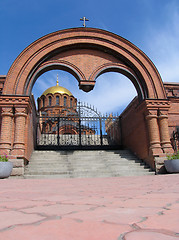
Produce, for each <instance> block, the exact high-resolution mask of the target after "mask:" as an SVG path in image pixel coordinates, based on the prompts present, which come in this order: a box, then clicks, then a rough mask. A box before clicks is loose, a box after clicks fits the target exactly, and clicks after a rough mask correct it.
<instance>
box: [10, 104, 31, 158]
mask: <svg viewBox="0 0 179 240" xmlns="http://www.w3.org/2000/svg"><path fill="white" fill-rule="evenodd" d="M26 117H27V111H26V108H25V107H22V108H21V107H19V108H18V107H16V109H15V129H14V144H13V151H12V155H17V156H24V152H25V125H26Z"/></svg>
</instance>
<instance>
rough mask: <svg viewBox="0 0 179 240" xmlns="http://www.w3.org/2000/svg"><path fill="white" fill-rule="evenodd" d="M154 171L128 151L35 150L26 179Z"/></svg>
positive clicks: (134, 174) (149, 173) (122, 174)
mask: <svg viewBox="0 0 179 240" xmlns="http://www.w3.org/2000/svg"><path fill="white" fill-rule="evenodd" d="M151 174H154V172H151V171H150V168H148V166H146V165H145V164H144V163H143V162H142V161H141V160H140V159H138V158H137V157H136V156H135V155H133V154H131V152H129V151H127V150H115V151H111V150H110V151H105V150H100V151H96V150H95V151H35V152H34V153H33V154H32V157H31V159H30V162H29V165H27V166H26V167H25V176H24V177H25V178H43V177H44V178H45V177H47V178H48V177H49V176H50V178H53V177H52V176H54V178H55V177H60V178H67V177H68V178H72V177H73V178H79V177H83V178H85V177H114V176H139V175H151Z"/></svg>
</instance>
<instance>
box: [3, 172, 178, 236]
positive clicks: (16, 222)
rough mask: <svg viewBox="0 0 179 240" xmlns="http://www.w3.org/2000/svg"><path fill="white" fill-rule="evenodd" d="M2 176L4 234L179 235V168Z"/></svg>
mask: <svg viewBox="0 0 179 240" xmlns="http://www.w3.org/2000/svg"><path fill="white" fill-rule="evenodd" d="M0 181H1V184H0V196H1V197H0V239H2V240H16V239H17V240H22V239H26V240H32V239H33V240H51V239H53V240H72V239H73V240H109V239H110V240H140V239H145V240H149V239H150V240H151V239H154V240H155V239H157V240H160V239H161V240H175V239H179V174H175V175H160V176H137V177H116V178H85V179H83V178H79V179H6V180H0Z"/></svg>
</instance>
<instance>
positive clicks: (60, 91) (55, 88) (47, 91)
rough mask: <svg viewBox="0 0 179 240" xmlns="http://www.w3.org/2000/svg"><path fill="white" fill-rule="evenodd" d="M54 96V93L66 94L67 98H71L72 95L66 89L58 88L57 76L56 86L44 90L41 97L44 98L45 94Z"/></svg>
mask: <svg viewBox="0 0 179 240" xmlns="http://www.w3.org/2000/svg"><path fill="white" fill-rule="evenodd" d="M49 93H51V94H55V93H60V94H62V95H63V94H67V95H68V96H73V94H72V93H71V92H70V91H69V90H68V89H66V88H64V87H62V86H59V82H58V76H57V85H56V86H53V87H50V88H48V89H47V90H45V91H44V92H43V94H42V95H44V96H46V95H47V94H49Z"/></svg>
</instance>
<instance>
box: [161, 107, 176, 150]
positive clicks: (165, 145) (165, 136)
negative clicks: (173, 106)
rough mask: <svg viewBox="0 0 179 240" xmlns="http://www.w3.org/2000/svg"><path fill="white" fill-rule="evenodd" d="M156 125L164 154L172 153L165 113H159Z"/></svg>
mask: <svg viewBox="0 0 179 240" xmlns="http://www.w3.org/2000/svg"><path fill="white" fill-rule="evenodd" d="M158 123H159V129H160V141H161V147H162V149H163V151H164V152H165V153H173V149H172V146H171V142H170V136H169V131H168V115H167V112H166V111H159V117H158Z"/></svg>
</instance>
